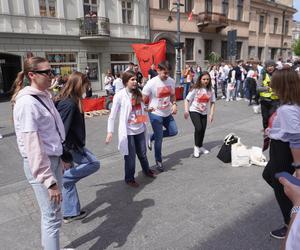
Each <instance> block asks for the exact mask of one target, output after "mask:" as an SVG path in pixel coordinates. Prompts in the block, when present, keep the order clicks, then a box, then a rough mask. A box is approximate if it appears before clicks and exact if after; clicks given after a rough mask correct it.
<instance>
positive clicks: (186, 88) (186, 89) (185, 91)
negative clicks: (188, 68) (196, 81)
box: [183, 82, 191, 99]
mask: <svg viewBox="0 0 300 250" xmlns="http://www.w3.org/2000/svg"><path fill="white" fill-rule="evenodd" d="M190 85H191V83H190V82H186V83H184V84H183V99H185V98H186V96H187V95H188V93H189V90H190Z"/></svg>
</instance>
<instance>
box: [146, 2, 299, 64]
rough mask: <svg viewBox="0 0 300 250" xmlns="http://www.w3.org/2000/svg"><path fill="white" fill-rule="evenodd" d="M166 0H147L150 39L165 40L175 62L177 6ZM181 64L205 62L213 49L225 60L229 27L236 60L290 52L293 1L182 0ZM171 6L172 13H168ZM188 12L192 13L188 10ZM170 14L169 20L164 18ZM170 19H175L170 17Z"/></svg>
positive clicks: (269, 56) (260, 58)
mask: <svg viewBox="0 0 300 250" xmlns="http://www.w3.org/2000/svg"><path fill="white" fill-rule="evenodd" d="M172 2H174V1H169V0H150V33H151V40H152V41H158V40H161V39H165V40H167V58H168V59H169V60H170V61H171V62H172V64H173V65H175V50H174V45H176V42H177V39H176V29H177V22H176V13H175V12H176V9H175V10H174V9H173V10H172V8H173V7H174V5H172ZM180 3H182V4H183V5H184V6H181V9H180V12H181V18H180V28H181V41H180V42H183V43H184V48H183V50H182V52H181V53H182V55H183V56H182V63H189V64H200V65H202V66H204V65H205V63H206V62H207V59H208V57H209V54H210V53H211V52H213V51H214V52H216V53H218V54H219V55H221V57H222V58H223V59H224V60H228V59H229V58H228V49H227V47H228V46H227V43H228V41H227V40H228V37H227V35H228V31H231V30H236V31H237V39H236V57H235V58H236V59H248V58H256V59H259V60H262V61H264V60H266V59H270V58H273V59H276V58H277V57H279V56H281V55H282V56H283V57H288V56H290V55H291V50H290V47H291V43H292V20H293V14H294V13H295V12H296V10H295V9H294V8H293V5H292V0H282V1H279V0H277V1H276V0H181V1H180ZM171 10H172V11H171ZM191 13H192V14H191ZM169 15H171V17H172V18H171V19H170V18H168V16H169ZM171 20H173V21H171Z"/></svg>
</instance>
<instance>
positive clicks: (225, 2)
mask: <svg viewBox="0 0 300 250" xmlns="http://www.w3.org/2000/svg"><path fill="white" fill-rule="evenodd" d="M222 13H223V14H224V15H225V16H228V0H223V2H222Z"/></svg>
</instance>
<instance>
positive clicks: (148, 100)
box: [142, 61, 178, 172]
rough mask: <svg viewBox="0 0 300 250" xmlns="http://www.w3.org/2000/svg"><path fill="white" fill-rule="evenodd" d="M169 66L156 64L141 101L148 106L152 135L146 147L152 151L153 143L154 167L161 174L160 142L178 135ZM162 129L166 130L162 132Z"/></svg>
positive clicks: (174, 99)
mask: <svg viewBox="0 0 300 250" xmlns="http://www.w3.org/2000/svg"><path fill="white" fill-rule="evenodd" d="M170 69H171V68H170V65H169V63H168V62H167V61H164V62H161V63H159V64H158V75H157V76H156V77H153V78H152V79H150V80H149V81H148V82H147V84H146V85H145V87H144V88H143V91H142V93H143V100H144V103H145V104H148V106H149V110H152V112H150V113H149V118H150V122H151V125H152V128H153V132H154V133H153V135H152V136H151V137H150V139H149V143H148V147H149V149H150V150H151V149H152V142H153V141H155V143H154V151H155V160H156V167H157V169H158V170H159V171H161V172H163V171H164V167H163V165H162V156H161V148H162V140H163V137H169V136H175V135H176V134H177V133H178V130H177V126H176V122H175V120H174V118H173V116H172V114H176V113H177V104H176V97H175V81H174V80H173V79H172V78H171V77H169V71H170ZM163 127H165V128H166V129H165V130H163Z"/></svg>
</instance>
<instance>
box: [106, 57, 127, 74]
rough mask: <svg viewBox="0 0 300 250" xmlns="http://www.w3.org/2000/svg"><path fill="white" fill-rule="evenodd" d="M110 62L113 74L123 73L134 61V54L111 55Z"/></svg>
mask: <svg viewBox="0 0 300 250" xmlns="http://www.w3.org/2000/svg"><path fill="white" fill-rule="evenodd" d="M110 61H111V70H112V72H113V74H116V73H117V72H119V73H121V72H123V71H125V70H126V68H127V67H128V64H129V62H131V61H132V54H111V55H110Z"/></svg>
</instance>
